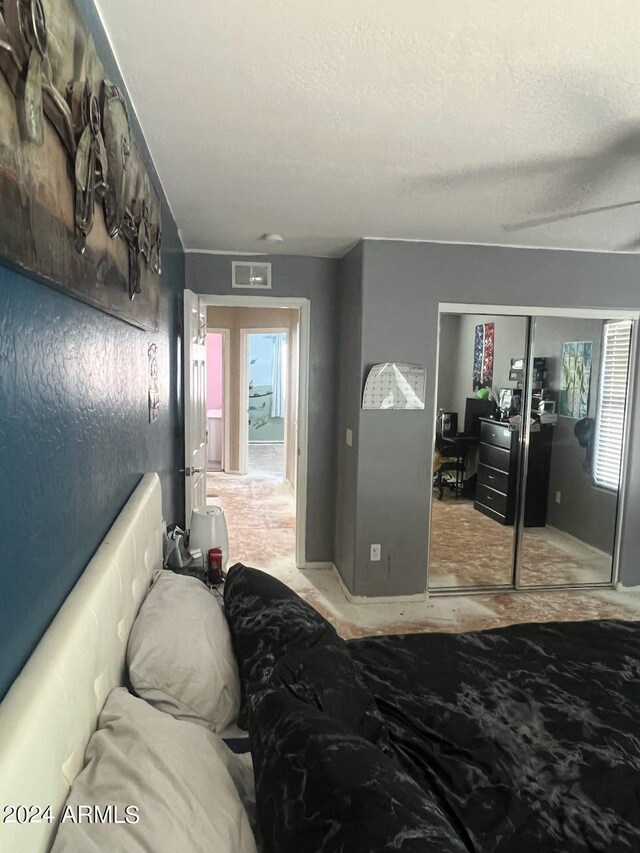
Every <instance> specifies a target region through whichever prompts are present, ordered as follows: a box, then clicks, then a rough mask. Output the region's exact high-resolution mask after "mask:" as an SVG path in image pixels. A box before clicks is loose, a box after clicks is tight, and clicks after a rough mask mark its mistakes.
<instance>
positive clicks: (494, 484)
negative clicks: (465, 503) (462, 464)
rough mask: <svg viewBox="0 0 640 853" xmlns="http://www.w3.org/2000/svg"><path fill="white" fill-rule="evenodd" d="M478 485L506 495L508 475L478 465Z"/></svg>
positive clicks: (504, 472) (486, 466)
mask: <svg viewBox="0 0 640 853" xmlns="http://www.w3.org/2000/svg"><path fill="white" fill-rule="evenodd" d="M478 483H480V484H481V485H483V486H489V487H490V488H491V489H495V490H496V491H497V492H504V493H505V494H506V493H507V492H508V491H509V474H508V473H507V472H506V471H498V469H497V468H490V467H489V466H488V465H482V464H480V465H478Z"/></svg>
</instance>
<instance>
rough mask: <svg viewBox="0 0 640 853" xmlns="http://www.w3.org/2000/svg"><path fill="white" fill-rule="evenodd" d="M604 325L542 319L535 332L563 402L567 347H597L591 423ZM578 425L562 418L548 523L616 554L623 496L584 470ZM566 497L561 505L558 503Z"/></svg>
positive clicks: (537, 351) (592, 414)
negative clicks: (581, 344)
mask: <svg viewBox="0 0 640 853" xmlns="http://www.w3.org/2000/svg"><path fill="white" fill-rule="evenodd" d="M602 326H603V323H602V321H601V320H580V319H572V318H570V317H568V318H564V317H562V318H558V317H539V318H538V319H537V320H536V327H535V347H534V351H535V355H537V356H545V357H546V358H547V364H548V368H549V376H548V387H549V389H550V390H551V391H553V392H554V396H555V397H556V399H558V398H559V392H560V384H561V377H562V344H563V343H565V342H568V341H593V361H592V367H591V386H590V394H589V413H588V414H589V417H590V418H595V417H596V415H597V404H598V383H599V376H600V358H601V350H602ZM576 423H577V421H575V420H573V419H571V418H563V417H559V418H558V424H557V426H556V427H554V430H553V444H552V451H551V471H550V476H549V500H548V505H547V506H548V515H547V521H548V524H550V525H551V526H552V527H556V528H557V529H558V530H563V531H565V532H566V533H569V534H571V535H572V536H575V537H576V538H578V539H580V540H582V541H583V542H586V543H587V544H588V545H593V546H594V547H595V548H599V549H600V550H601V551H605V552H606V553H608V554H611V553H613V543H614V536H615V524H616V510H617V503H618V501H617V494H616V493H614V492H611V491H610V490H608V489H603V488H600V487H599V486H596V485H595V484H594V482H593V475H592V474H590V473H589V472H588V471H585V470H584V465H583V463H584V461H585V449H584V448H583V447H580V445H579V444H578V441H577V439H576V438H575V436H574V434H573V429H574V427H575V425H576ZM556 491H560V492H561V495H562V499H561V502H560V504H557V503H556V501H555V494H556Z"/></svg>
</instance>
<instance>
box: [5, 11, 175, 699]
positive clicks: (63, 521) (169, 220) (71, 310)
mask: <svg viewBox="0 0 640 853" xmlns="http://www.w3.org/2000/svg"><path fill="white" fill-rule="evenodd" d="M82 8H83V11H84V12H85V14H86V15H87V19H88V22H89V24H90V26H91V29H92V32H93V34H94V37H95V39H96V42H97V46H98V49H99V51H100V54H101V57H102V59H103V61H104V60H105V59H106V60H107V61H106V62H105V65H106V66H107V70H108V73H109V74H111V76H112V79H114V80H115V81H116V82H119V83H120V85H122V81H121V78H120V76H119V74H118V71H117V68H116V67H115V64H114V63H113V60H112V59H110V58H109V57H108V56H106V55H105V51H106V50H107V49H108V44H107V42H106V39H105V37H104V33H103V32H102V28H101V26H100V23H99V19H98V17H97V15H96V14H95V9H93V7H92V6H91V5H90V4H88V3H83V4H82ZM131 117H132V125H134V133H135V135H136V138H137V139H136V141H137V143H138V145H139V146H140V148H141V150H142V151H146V146H145V145H144V140H143V137H142V134H141V132H140V129H139V126H138V125H137V123H136V121H135V117H134V116H133V113H132V112H131ZM147 160H148V165H149V168H150V169H152V170H153V164H152V163H151V160H150V157H149V156H148V152H147ZM156 184H157V186H158V188H160V183H159V181H158V180H157V178H156ZM163 228H164V243H163V246H164V248H163V274H162V280H161V303H160V329H159V332H158V333H152V332H143V331H140V330H139V329H136V328H134V327H133V326H130V325H128V324H126V323H124V322H122V321H121V320H117V319H115V318H113V317H110V316H108V315H106V314H104V313H102V312H100V311H98V310H96V309H94V308H91V307H89V306H87V305H84V304H83V303H81V302H78V301H76V300H73V299H71V298H70V297H68V296H65V295H64V294H62V293H59V292H57V291H54V290H52V289H50V288H47V287H46V286H44V285H42V284H39V283H38V282H36V281H33V280H31V279H29V278H27V277H25V276H24V275H21V274H19V273H16V272H13V271H11V270H9V269H8V268H4V267H2V266H0V698H1V697H2V696H3V695H4V694H5V693H6V691H7V689H8V688H9V686H10V685H11V683H12V681H13V680H14V678H15V677H16V676H17V675H18V673H19V672H20V670H21V668H22V666H23V665H24V663H25V662H26V660H27V659H28V658H29V656H30V654H31V652H32V651H33V649H34V648H35V646H36V645H37V643H38V641H39V639H40V638H41V636H42V635H43V633H44V632H45V631H46V629H47V627H48V625H49V624H50V622H51V621H52V619H53V617H54V616H55V614H56V612H57V610H58V609H59V607H60V605H61V604H62V603H63V601H64V599H65V598H66V596H67V595H68V593H69V591H70V590H71V589H72V587H73V586H74V584H75V582H76V581H77V580H78V578H79V577H80V575H81V574H82V572H83V570H84V568H85V567H86V565H87V563H88V562H89V560H90V559H91V557H92V555H93V554H94V553H95V551H96V549H97V547H98V546H99V544H100V542H101V541H102V539H103V538H104V535H105V534H106V532H107V531H108V529H109V527H110V526H111V524H112V523H113V521H114V520H115V518H116V517H117V516H118V514H119V512H120V510H121V509H122V507H123V506H124V504H125V503H126V501H127V499H128V498H129V496H130V495H131V493H132V492H133V490H134V489H135V487H136V486H137V484H138V482H139V481H140V478H141V476H142V475H143V474H144V473H145V472H147V471H158V472H159V474H160V476H161V479H162V489H163V502H164V514H165V518H166V520H167V521H168V522H172V521H182V518H183V514H184V489H183V485H182V481H181V475H180V474H179V469H180V468H182V467H183V461H184V460H183V415H182V400H181V396H180V387H181V380H180V373H181V352H180V345H181V337H182V336H181V327H182V298H183V291H184V276H185V260H184V252H183V250H182V246H181V243H180V239H179V236H178V232H177V228H176V224H175V222H174V220H173V217H172V215H171V212H170V210H169V208H168V206H167V204H166V200H165V201H164V203H163ZM152 342H153V343H156V344H157V346H158V365H159V372H160V391H161V411H160V417H159V419H158V420H157V421H156V422H155V423H153V424H149V417H148V357H147V350H148V346H149V344H150V343H152Z"/></svg>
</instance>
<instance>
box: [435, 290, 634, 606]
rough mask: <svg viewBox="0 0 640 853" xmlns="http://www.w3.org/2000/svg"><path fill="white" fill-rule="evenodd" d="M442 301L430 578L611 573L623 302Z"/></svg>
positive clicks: (460, 585) (618, 486)
mask: <svg viewBox="0 0 640 853" xmlns="http://www.w3.org/2000/svg"><path fill="white" fill-rule="evenodd" d="M481 312H482V309H480V310H478V308H477V307H471V306H469V307H465V306H446V308H445V307H444V306H443V307H442V308H441V313H440V330H439V349H438V352H439V356H438V357H439V362H438V386H437V405H436V410H437V415H436V430H435V443H434V447H433V468H432V471H433V481H432V483H433V497H432V508H431V518H430V549H429V567H428V586H429V589H430V590H431V591H433V592H435V593H438V592H443V593H444V592H448V593H451V592H472V591H473V592H477V591H480V590H484V591H496V590H514V589H515V590H521V589H548V588H561V587H564V588H567V587H570V588H573V587H590V586H593V587H596V586H611V585H612V584H613V583H614V581H615V578H616V573H617V543H618V528H619V521H620V512H619V508H620V506H621V503H622V493H623V489H624V471H625V448H626V444H627V442H626V435H627V429H628V423H629V411H630V404H629V403H630V389H631V387H632V386H631V372H632V371H631V365H632V364H633V354H634V348H635V319H636V317H635V315H634V314H629V313H628V312H614V314H615V316H607V315H606V314H605V313H604V312H598V311H575V312H571V311H561V310H556V311H553V310H551V309H549V310H542V309H537V311H536V313H531V312H530V311H527V310H526V309H525V311H522V312H518V311H517V309H510V308H503V309H498V308H496V309H492V310H490V311H487V310H486V309H484V312H482V313H481Z"/></svg>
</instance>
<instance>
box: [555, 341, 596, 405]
mask: <svg viewBox="0 0 640 853" xmlns="http://www.w3.org/2000/svg"><path fill="white" fill-rule="evenodd" d="M592 353H593V341H571V342H569V343H566V344H563V345H562V378H561V383H560V411H559V415H560V417H562V418H574V419H575V420H580V419H581V418H586V417H587V416H588V414H589V389H590V386H591V359H592Z"/></svg>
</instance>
